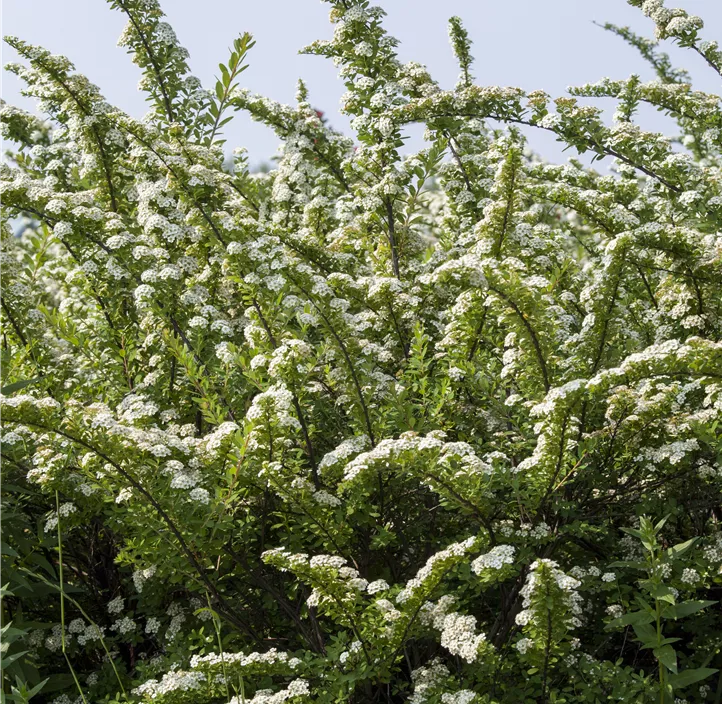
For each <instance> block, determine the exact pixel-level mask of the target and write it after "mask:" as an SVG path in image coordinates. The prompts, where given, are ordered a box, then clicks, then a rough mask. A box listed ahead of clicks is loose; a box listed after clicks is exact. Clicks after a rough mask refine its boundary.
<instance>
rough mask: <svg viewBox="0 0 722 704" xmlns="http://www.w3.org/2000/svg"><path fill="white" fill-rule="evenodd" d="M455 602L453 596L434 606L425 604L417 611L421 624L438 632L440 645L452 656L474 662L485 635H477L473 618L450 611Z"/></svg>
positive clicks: (442, 598) (481, 648)
mask: <svg viewBox="0 0 722 704" xmlns="http://www.w3.org/2000/svg"><path fill="white" fill-rule="evenodd" d="M455 601H456V600H455V599H454V597H453V596H451V595H446V596H443V597H441V598H440V599H439V600H438V601H437V602H436V603H435V604H434V603H432V602H426V603H425V604H424V605H423V606H422V608H421V610H420V611H419V617H420V619H421V623H423V624H424V625H426V626H431V627H433V628H435V629H436V630H438V631H440V633H441V645H442V646H443V647H444V648H446V649H447V650H448V651H449V652H450V653H451V654H452V655H458V656H459V657H460V658H462V659H463V660H466V662H470V663H472V662H476V660H477V658H478V657H479V656H480V655H481V653H482V651H483V648H484V647H485V645H486V635H485V634H484V633H477V631H476V618H475V617H474V616H467V615H464V614H461V613H458V612H455V611H450V609H451V608H452V607H453V606H454V604H455Z"/></svg>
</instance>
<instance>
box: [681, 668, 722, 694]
mask: <svg viewBox="0 0 722 704" xmlns="http://www.w3.org/2000/svg"><path fill="white" fill-rule="evenodd" d="M717 671H718V670H717V669H716V668H713V667H697V668H695V669H694V670H684V672H680V673H679V674H677V675H670V676H669V683H670V684H671V685H672V686H673V687H674V688H675V689H681V688H682V687H689V685H691V684H694V683H695V682H700V681H701V680H704V679H707V677H709V676H710V675H714V673H715V672H717Z"/></svg>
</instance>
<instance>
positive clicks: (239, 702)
mask: <svg viewBox="0 0 722 704" xmlns="http://www.w3.org/2000/svg"><path fill="white" fill-rule="evenodd" d="M310 691H311V690H310V688H309V686H308V682H306V680H301V679H298V680H293V681H292V682H291V683H290V684H289V685H288V687H287V688H286V689H281V690H279V691H277V692H274V691H273V690H272V689H259V690H258V691H257V692H256V693H255V694H254V695H253V697H251V698H250V699H248V698H246V697H232V698H231V700H230V702H229V703H228V704H283V702H286V701H288V700H289V699H293V698H295V697H304V698H305V697H307V696H308V695H309V694H310Z"/></svg>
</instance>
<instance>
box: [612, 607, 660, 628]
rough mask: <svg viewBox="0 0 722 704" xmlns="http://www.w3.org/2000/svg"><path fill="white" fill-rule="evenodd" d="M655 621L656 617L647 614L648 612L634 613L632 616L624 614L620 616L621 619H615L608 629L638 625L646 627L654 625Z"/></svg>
mask: <svg viewBox="0 0 722 704" xmlns="http://www.w3.org/2000/svg"><path fill="white" fill-rule="evenodd" d="M652 621H654V617H653V616H652V615H651V614H649V613H647V612H646V611H632V613H630V614H624V616H620V617H619V618H615V619H614V621H611V622H610V623H609V625H608V626H607V628H618V627H619V626H634V625H635V624H636V625H640V624H642V625H644V624H646V623H652Z"/></svg>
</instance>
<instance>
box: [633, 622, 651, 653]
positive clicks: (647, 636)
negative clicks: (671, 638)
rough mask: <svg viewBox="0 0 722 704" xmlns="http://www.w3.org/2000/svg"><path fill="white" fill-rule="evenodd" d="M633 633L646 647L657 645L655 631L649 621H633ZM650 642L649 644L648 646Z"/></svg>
mask: <svg viewBox="0 0 722 704" xmlns="http://www.w3.org/2000/svg"><path fill="white" fill-rule="evenodd" d="M631 625H632V628H634V633H635V634H636V636H637V638H639V640H641V641H642V643H644V644H645V645H646V646H647V647H653V648H654V647H656V646H657V631H656V630H655V628H654V627H653V626H652V625H651V624H649V623H633V624H631ZM650 644H651V646H650Z"/></svg>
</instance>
